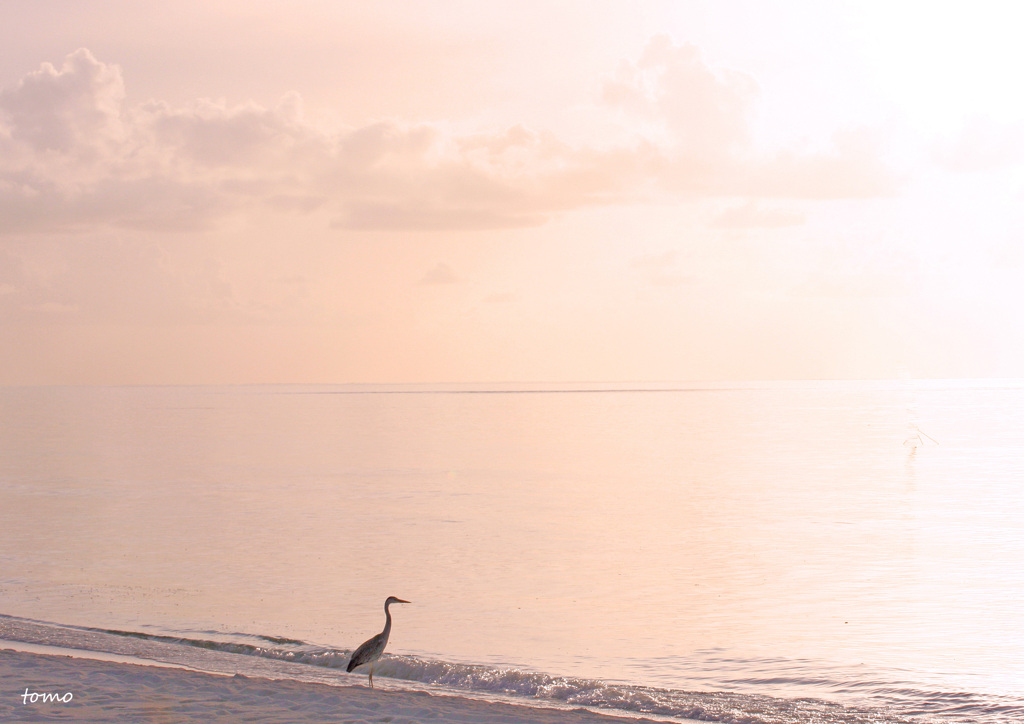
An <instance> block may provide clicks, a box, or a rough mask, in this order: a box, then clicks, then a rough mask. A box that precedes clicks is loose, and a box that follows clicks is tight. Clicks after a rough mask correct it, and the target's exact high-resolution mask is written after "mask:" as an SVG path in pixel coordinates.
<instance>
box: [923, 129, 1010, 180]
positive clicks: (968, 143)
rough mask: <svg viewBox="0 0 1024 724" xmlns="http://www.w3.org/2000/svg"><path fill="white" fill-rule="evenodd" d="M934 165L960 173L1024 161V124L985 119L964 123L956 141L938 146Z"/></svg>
mask: <svg viewBox="0 0 1024 724" xmlns="http://www.w3.org/2000/svg"><path fill="white" fill-rule="evenodd" d="M932 158H933V159H934V160H935V162H936V163H937V164H938V165H939V166H941V167H942V168H944V169H946V170H947V171H954V172H958V173H975V172H983V171H994V170H999V169H1003V168H1008V167H1010V166H1015V165H1017V164H1019V163H1021V162H1022V161H1024V123H1022V122H1019V121H1018V122H1015V123H998V122H996V121H993V120H992V119H990V118H986V117H984V116H975V117H973V118H970V119H968V120H967V121H965V122H964V125H963V128H961V129H960V131H959V133H957V135H956V136H955V137H954V138H950V139H946V140H945V141H943V142H940V143H938V144H936V146H935V148H934V149H933V151H932Z"/></svg>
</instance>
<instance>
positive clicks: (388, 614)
mask: <svg viewBox="0 0 1024 724" xmlns="http://www.w3.org/2000/svg"><path fill="white" fill-rule="evenodd" d="M390 605H391V601H388V602H387V603H385V604H384V617H385V620H384V638H387V637H388V634H389V633H391V611H390V610H389V609H388V606H390Z"/></svg>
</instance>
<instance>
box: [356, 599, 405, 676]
mask: <svg viewBox="0 0 1024 724" xmlns="http://www.w3.org/2000/svg"><path fill="white" fill-rule="evenodd" d="M392 603H409V601H403V600H402V599H400V598H396V597H395V596H388V600H386V601H385V602H384V615H385V616H386V617H387V620H386V621H385V623H384V630H383V631H381V632H380V633H379V634H377V635H376V636H374V637H373V638H372V639H370V640H369V641H367V642H365V643H363V645H362V646H360V647H359V648H358V649H356V650H355V653H354V654H352V658H351V659H349V662H348V668H347V669H346V671H348V672H351V671H352V669H354V668H356V667H357V666H362V665H363V664H369V665H370V688H371V689H372V688H373V664H374V662H375V661H377V659H379V658H380V655H381V654H383V653H384V647H385V646H387V645H388V636H390V635H391V611H389V610H388V606H390V605H391V604H392Z"/></svg>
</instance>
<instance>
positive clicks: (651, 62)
mask: <svg viewBox="0 0 1024 724" xmlns="http://www.w3.org/2000/svg"><path fill="white" fill-rule="evenodd" d="M757 92H758V91H757V84H756V83H755V82H754V80H753V79H752V78H751V77H750V76H748V75H746V74H743V73H739V72H736V71H729V70H723V71H714V70H712V69H711V68H709V67H708V66H707V65H706V64H705V63H704V62H703V61H702V60H701V57H700V51H699V50H698V49H697V48H696V47H695V46H693V45H691V44H689V43H686V44H684V45H681V46H676V45H673V44H672V41H671V39H670V38H669V37H668V36H667V35H658V36H655V37H654V38H652V39H651V41H650V42H649V43H648V45H647V47H646V49H645V50H644V52H643V54H642V55H641V57H640V59H639V61H638V62H637V63H635V64H634V63H629V62H624V63H623V64H622V65H621V66H620V67H619V71H618V73H617V75H616V76H615V77H614V78H613V79H611V80H609V81H607V82H606V83H605V85H604V92H603V97H604V100H605V102H607V103H608V104H609V105H611V106H615V107H620V108H622V109H624V110H626V111H631V112H633V113H637V114H639V115H641V116H644V117H647V118H649V119H653V120H657V121H660V122H662V123H663V124H664V125H665V126H666V128H667V130H668V131H669V132H670V133H671V138H672V142H673V146H674V148H673V150H674V151H675V153H676V154H678V155H685V156H696V157H699V158H710V159H714V158H718V157H721V156H723V155H726V154H728V153H730V152H731V151H734V150H737V149H739V148H742V147H743V146H745V145H746V144H747V143H748V142H749V132H750V128H749V123H750V117H751V111H752V103H753V100H754V98H755V97H756V95H757Z"/></svg>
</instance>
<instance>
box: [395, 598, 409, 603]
mask: <svg viewBox="0 0 1024 724" xmlns="http://www.w3.org/2000/svg"><path fill="white" fill-rule="evenodd" d="M395 601H396V603H412V601H403V600H402V599H400V598H398V599H395Z"/></svg>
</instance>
